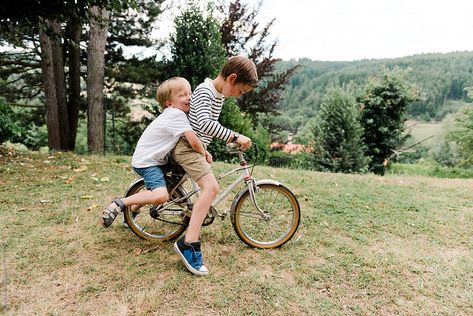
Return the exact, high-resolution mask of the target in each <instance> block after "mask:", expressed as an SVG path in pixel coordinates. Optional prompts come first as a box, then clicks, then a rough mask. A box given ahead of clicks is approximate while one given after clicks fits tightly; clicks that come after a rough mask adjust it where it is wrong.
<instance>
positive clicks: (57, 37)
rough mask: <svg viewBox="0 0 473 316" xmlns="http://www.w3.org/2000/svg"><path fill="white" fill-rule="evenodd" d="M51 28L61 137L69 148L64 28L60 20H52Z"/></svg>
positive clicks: (62, 142) (62, 146) (62, 143)
mask: <svg viewBox="0 0 473 316" xmlns="http://www.w3.org/2000/svg"><path fill="white" fill-rule="evenodd" d="M50 26H51V30H52V32H53V34H52V36H50V37H49V38H50V40H51V49H52V54H53V55H52V56H53V68H54V80H55V82H56V85H55V86H56V99H57V107H58V115H59V138H60V142H61V149H62V150H69V139H70V132H71V131H70V129H69V113H68V109H67V103H66V78H65V74H64V50H63V45H62V43H61V38H62V30H61V24H60V23H59V22H58V21H56V20H55V21H50Z"/></svg>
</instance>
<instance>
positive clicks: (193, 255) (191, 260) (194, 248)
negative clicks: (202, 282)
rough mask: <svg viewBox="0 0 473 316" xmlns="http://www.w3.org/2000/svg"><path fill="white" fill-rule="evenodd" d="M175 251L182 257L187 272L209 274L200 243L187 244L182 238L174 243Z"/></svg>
mask: <svg viewBox="0 0 473 316" xmlns="http://www.w3.org/2000/svg"><path fill="white" fill-rule="evenodd" d="M174 250H176V252H177V253H178V254H179V255H180V256H181V258H182V261H183V262H184V264H185V265H186V268H187V270H189V271H190V272H192V273H194V274H197V275H207V274H209V270H207V267H206V266H204V264H203V263H202V251H200V241H198V242H193V243H190V244H187V243H185V242H184V237H182V238H181V239H179V240H178V241H176V242H175V243H174Z"/></svg>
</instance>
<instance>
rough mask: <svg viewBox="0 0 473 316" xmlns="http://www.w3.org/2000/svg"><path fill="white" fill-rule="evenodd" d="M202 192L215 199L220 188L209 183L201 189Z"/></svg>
mask: <svg viewBox="0 0 473 316" xmlns="http://www.w3.org/2000/svg"><path fill="white" fill-rule="evenodd" d="M203 192H204V193H206V194H209V195H211V196H214V197H215V196H217V194H218V193H219V192H220V187H219V185H218V183H210V184H208V185H207V186H205V187H204V188H203Z"/></svg>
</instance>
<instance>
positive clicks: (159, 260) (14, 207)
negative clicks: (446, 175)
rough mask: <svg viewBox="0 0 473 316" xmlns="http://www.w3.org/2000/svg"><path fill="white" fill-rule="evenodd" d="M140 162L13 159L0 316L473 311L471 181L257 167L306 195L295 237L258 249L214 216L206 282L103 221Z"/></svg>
mask: <svg viewBox="0 0 473 316" xmlns="http://www.w3.org/2000/svg"><path fill="white" fill-rule="evenodd" d="M129 160H130V159H129V157H122V156H107V157H96V156H77V155H73V154H69V153H54V154H39V153H23V154H14V153H11V152H10V153H8V152H3V153H2V155H1V157H0V185H1V188H0V203H1V204H0V205H1V208H0V216H1V217H0V218H1V226H0V227H1V230H0V236H1V244H0V247H1V248H0V252H1V258H2V263H1V264H2V265H1V268H0V271H1V275H0V277H1V279H0V280H2V281H3V282H2V283H1V284H0V294H1V296H0V300H1V301H0V303H1V305H0V306H1V307H0V313H3V314H20V315H25V314H34V313H36V314H52V315H56V314H64V315H68V314H96V315H126V314H133V315H134V314H158V315H179V314H192V315H220V314H222V315H227V314H231V315H235V314H236V315H239V314H240V315H243V314H245V315H246V314H255V315H263V314H264V315H299V314H306V315H367V314H368V315H369V314H376V315H392V314H401V315H406V314H409V315H440V314H441V315H472V314H473V270H472V269H471V267H472V266H473V257H472V255H471V254H472V251H473V237H472V231H473V206H472V201H473V193H472V192H473V180H458V179H434V178H427V177H402V176H386V177H378V176H373V175H363V176H360V175H344V174H329V173H317V172H308V171H298V170H286V169H271V168H268V167H257V168H256V170H255V173H256V176H257V177H260V178H262V177H264V178H274V179H278V180H281V181H282V182H284V183H285V184H286V185H287V186H289V187H290V188H292V189H293V191H295V193H296V194H297V196H298V198H299V201H300V204H301V209H302V212H303V213H302V214H303V216H302V225H301V226H300V228H299V231H298V233H297V234H296V236H295V238H293V240H292V241H290V242H289V243H288V244H286V245H285V246H284V247H282V248H281V249H276V250H269V251H268V250H265V251H263V250H256V249H251V248H248V247H247V246H245V245H244V244H243V243H242V242H241V241H240V240H239V239H238V238H237V236H236V234H235V233H234V232H233V230H232V227H231V224H230V222H229V219H228V218H227V219H226V220H225V221H224V222H222V221H220V220H219V219H217V220H216V223H214V224H213V225H211V226H208V227H204V229H203V235H202V240H203V242H204V243H203V249H204V251H205V252H204V254H205V261H206V265H207V266H208V267H209V269H210V275H209V276H208V277H195V276H193V275H191V274H190V273H188V272H187V270H186V269H185V268H184V266H183V264H182V263H181V262H180V259H179V258H178V256H177V255H176V254H175V253H174V252H173V250H172V244H171V243H150V242H145V241H142V240H139V239H138V238H137V237H136V236H135V235H133V234H132V233H131V232H130V231H129V230H127V229H125V228H123V227H121V225H120V224H119V223H115V224H114V225H113V226H112V227H111V228H110V229H104V228H102V227H101V226H100V225H99V221H98V214H99V213H100V211H101V208H102V207H103V206H104V205H106V204H107V203H108V201H109V200H110V199H111V198H112V197H114V196H119V195H120V194H121V193H122V192H124V190H125V189H126V186H127V184H128V183H129V182H131V181H132V180H133V179H134V178H135V175H134V174H133V172H132V170H131V168H130V165H129ZM229 167H230V166H229V165H227V164H223V163H215V167H214V168H215V170H216V171H215V173H217V174H218V173H220V172H222V171H223V170H226V169H228V168H229Z"/></svg>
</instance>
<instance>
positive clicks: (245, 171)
mask: <svg viewBox="0 0 473 316" xmlns="http://www.w3.org/2000/svg"><path fill="white" fill-rule="evenodd" d="M236 153H238V158H239V160H240V167H239V168H235V169H232V170H231V171H229V172H227V173H224V174H222V175H219V176H218V177H217V180H220V179H222V178H224V177H227V176H229V175H232V174H234V173H236V172H238V171H242V173H241V175H240V176H239V177H238V178H237V179H235V180H234V181H233V182H232V183H231V184H230V185H228V186H227V187H226V188H225V189H224V190H223V191H222V192H220V193H219V194H218V195H217V196H216V197H215V199H214V200H213V202H212V204H211V206H212V207H211V209H212V210H215V211H216V207H217V206H218V205H219V204H220V203H221V202H222V201H223V200H224V199H225V198H226V197H227V196H228V194H229V193H230V192H232V191H233V189H235V188H236V187H237V185H238V184H240V183H241V182H245V184H246V185H247V187H248V189H249V191H250V196H251V201H252V203H253V205H254V206H255V208H256V209H257V210H258V211H259V212H260V213H261V214H262V215H263V216H264V217H266V214H265V212H264V211H263V210H262V209H261V208H260V207H259V206H258V204H257V202H256V198H255V194H254V193H255V187H256V185H255V180H254V178H253V177H252V176H251V173H250V170H249V169H250V168H253V167H254V165H248V164H247V162H246V160H245V157H244V155H243V152H241V151H236ZM188 180H190V182H191V184H192V191H191V192H189V193H187V194H186V195H185V196H183V197H180V198H179V199H177V200H173V201H170V202H166V203H165V204H164V205H163V206H162V209H166V207H167V206H168V204H172V203H176V202H177V203H178V202H180V201H182V200H184V199H187V198H189V197H191V196H192V195H194V194H196V195H197V196H199V191H200V188H199V186H198V185H197V183H196V182H195V181H194V180H193V179H192V178H190V177H189V175H188V174H186V175H185V176H184V177H183V178H182V179H181V181H179V183H178V184H177V185H176V186H175V188H174V189H173V190H172V191H171V192H170V195H171V196H172V193H173V192H174V190H175V189H176V188H178V187H179V186H181V185H182V184H184V183H185V182H186V181H188ZM227 214H228V211H227V210H224V211H222V213H220V214H219V213H218V212H217V213H216V214H213V215H217V216H219V217H220V218H222V219H223V218H225V217H226V216H227Z"/></svg>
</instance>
